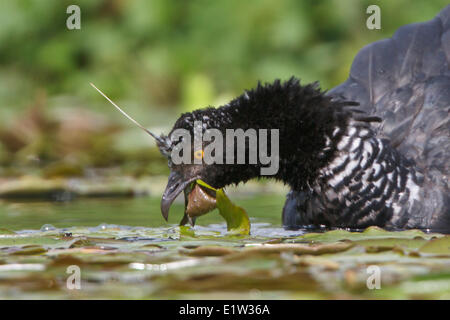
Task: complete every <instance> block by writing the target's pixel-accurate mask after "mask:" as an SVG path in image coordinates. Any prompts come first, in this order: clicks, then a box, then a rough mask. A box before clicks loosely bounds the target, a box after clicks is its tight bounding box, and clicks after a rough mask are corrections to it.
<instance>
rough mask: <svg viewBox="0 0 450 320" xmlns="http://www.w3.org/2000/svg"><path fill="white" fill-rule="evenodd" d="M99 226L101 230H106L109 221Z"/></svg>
mask: <svg viewBox="0 0 450 320" xmlns="http://www.w3.org/2000/svg"><path fill="white" fill-rule="evenodd" d="M98 228H99V229H100V230H106V229H108V224H107V223H100V225H99V226H98Z"/></svg>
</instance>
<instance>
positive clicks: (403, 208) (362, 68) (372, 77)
mask: <svg viewBox="0 0 450 320" xmlns="http://www.w3.org/2000/svg"><path fill="white" fill-rule="evenodd" d="M449 61H450V6H448V7H447V8H445V9H444V10H443V11H442V12H441V13H440V14H439V15H438V16H437V17H436V18H435V19H433V20H431V21H429V22H426V23H420V24H414V25H408V26H404V27H402V28H400V29H399V30H398V31H397V33H396V34H395V35H394V36H393V38H392V39H387V40H383V41H379V42H376V43H373V44H371V45H369V46H367V47H365V48H363V49H362V50H361V51H360V53H359V54H358V55H357V57H356V58H355V61H354V63H353V65H352V69H351V72H350V77H349V79H348V80H347V81H346V82H344V83H343V84H342V85H340V86H338V87H337V88H335V89H333V90H331V91H330V92H328V93H327V94H325V93H324V92H322V91H320V89H319V88H318V85H317V84H310V85H304V86H302V85H300V83H299V81H298V80H296V79H295V78H292V79H290V80H289V81H286V82H284V83H282V82H280V81H278V80H277V81H275V82H274V83H271V84H265V85H261V84H258V86H257V87H256V88H255V89H253V90H249V91H246V92H244V94H242V95H241V96H239V97H238V98H236V99H234V100H233V101H231V102H230V103H229V104H227V105H225V106H222V107H220V108H217V109H215V108H206V109H202V110H196V111H193V112H191V113H187V114H183V115H182V116H181V117H180V118H179V119H178V121H177V122H176V123H175V125H174V129H177V128H184V129H187V130H190V131H191V132H193V123H194V121H196V120H198V121H202V122H203V123H204V124H205V127H204V128H203V129H204V130H205V129H209V128H217V129H219V130H220V131H221V132H223V133H224V134H225V131H226V129H237V128H242V129H244V130H246V129H249V128H253V129H256V130H258V129H279V130H280V131H279V132H280V151H279V154H280V168H279V171H278V173H277V174H276V175H275V176H273V178H275V179H278V180H281V181H283V182H285V183H286V184H288V185H289V186H290V187H291V189H292V191H291V192H290V193H289V194H288V197H287V201H286V204H285V207H284V209H283V224H284V225H285V226H286V227H288V228H293V227H300V226H305V225H315V226H318V225H326V226H329V227H348V228H363V227H367V226H371V225H377V226H380V227H385V228H394V229H403V228H426V229H433V230H435V231H443V232H449V231H450V198H449V193H448V191H449V185H448V174H449V160H448V159H449V157H450V117H449V110H450V67H449ZM172 132H173V130H172ZM172 132H171V133H172ZM166 139H168V140H167V141H169V145H170V144H175V143H176V142H175V141H172V139H171V134H169V135H168V137H166ZM161 148H163V146H161ZM164 148H166V149H167V146H165V147H164ZM247 149H248V145H247ZM247 151H248V150H247ZM165 153H166V154H167V150H165ZM261 166H262V165H261V164H260V163H257V164H253V165H250V164H243V165H225V164H224V165H219V164H212V165H206V164H201V165H200V164H199V165H177V166H176V165H171V177H169V185H168V189H167V190H166V192H165V194H164V196H163V201H162V209H163V213H164V212H166V214H167V212H168V206H170V203H171V201H172V200H173V196H174V195H175V196H176V193H179V192H181V191H182V190H183V189H184V188H185V187H186V186H187V185H188V183H189V182H191V181H193V180H195V179H198V178H200V179H202V180H204V181H206V182H207V183H208V184H210V185H212V186H213V187H216V188H222V187H224V186H226V185H229V184H233V183H235V184H237V183H239V182H245V181H247V180H249V179H252V178H258V177H259V176H260V170H259V169H260V167H261ZM169 199H170V201H169Z"/></svg>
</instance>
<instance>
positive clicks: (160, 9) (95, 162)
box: [0, 0, 448, 180]
mask: <svg viewBox="0 0 450 320" xmlns="http://www.w3.org/2000/svg"><path fill="white" fill-rule="evenodd" d="M71 4H77V5H78V6H80V8H81V30H68V29H67V28H66V19H67V18H68V16H69V15H68V14H67V13H66V8H67V7H68V6H69V5H71ZM371 4H377V5H379V6H380V8H381V27H382V28H381V30H368V29H367V28H366V19H367V17H368V14H367V13H366V8H367V7H368V6H369V5H371ZM447 4H448V1H447V0H437V1H421V2H419V1H414V2H412V1H407V0H397V1H385V0H376V1H358V0H346V1H337V0H328V1H314V0H307V1H297V0H280V1H269V0H249V1H238V0H227V1H204V0H196V1H175V0H151V1H149V0H95V1H94V0H83V1H74V0H70V1H68V0H67V1H62V0H61V1H55V0H54V1H52V0H40V1H35V0H34V1H33V0H3V1H1V2H0V180H1V179H2V178H1V177H3V179H5V178H11V177H16V176H20V175H24V174H26V175H38V176H43V177H47V178H51V177H58V176H85V175H86V174H87V172H88V171H87V170H88V169H89V168H116V171H114V174H117V173H121V174H126V175H133V176H141V175H154V174H166V173H167V168H166V164H165V161H164V159H162V157H160V156H159V154H158V152H157V150H156V149H155V148H154V143H153V141H151V140H150V139H149V138H148V136H146V135H145V134H144V133H142V132H141V131H140V130H138V129H136V128H135V127H134V126H133V125H132V124H131V123H129V122H127V120H125V119H124V118H122V116H121V115H120V114H118V113H117V112H116V111H115V110H114V109H113V108H112V106H111V105H109V104H108V103H107V102H106V101H105V100H104V99H103V98H102V97H101V96H100V95H99V94H98V93H97V92H95V91H94V90H93V89H92V88H91V87H90V86H89V82H93V83H95V84H96V85H97V86H98V87H99V88H101V89H102V90H103V91H104V92H106V93H107V94H108V95H109V96H110V97H111V98H112V99H113V100H115V101H116V102H117V103H118V104H119V105H120V106H122V107H123V108H124V109H126V110H127V111H128V112H129V113H130V114H131V115H133V116H134V117H135V118H137V119H138V120H139V121H140V122H141V123H143V124H145V125H147V126H149V127H150V128H152V129H153V130H154V131H156V132H163V131H165V132H167V131H168V130H169V129H170V126H171V124H172V123H173V122H174V120H175V119H176V118H177V117H178V116H179V115H180V113H181V112H184V111H189V110H192V109H194V108H201V107H205V106H208V105H213V106H218V105H221V104H223V103H226V102H227V101H228V100H229V99H231V98H233V97H235V96H236V95H238V94H240V93H241V92H242V91H243V90H244V89H247V88H251V87H253V86H255V84H256V83H257V81H259V80H260V81H263V82H266V81H273V80H274V79H276V78H281V79H287V78H289V77H290V76H292V75H295V76H297V77H299V78H301V80H302V82H304V83H307V82H312V81H319V82H320V84H321V86H322V88H323V89H330V88H332V87H333V86H335V85H337V84H339V83H340V82H342V81H344V80H345V79H346V77H347V75H348V71H349V68H350V65H351V62H352V60H353V58H354V56H355V54H356V53H357V52H358V51H359V50H360V49H361V48H362V47H363V46H364V45H366V44H368V43H371V42H373V41H376V40H380V39H383V38H386V37H389V36H391V35H392V34H393V32H395V30H396V29H397V28H399V27H400V26H402V25H405V24H408V23H414V22H421V21H425V20H429V19H431V18H433V17H434V16H435V15H436V14H437V13H438V12H439V11H440V10H441V9H442V8H443V7H444V6H445V5H447ZM117 168H119V169H117ZM117 170H119V171H117ZM105 172H107V171H105Z"/></svg>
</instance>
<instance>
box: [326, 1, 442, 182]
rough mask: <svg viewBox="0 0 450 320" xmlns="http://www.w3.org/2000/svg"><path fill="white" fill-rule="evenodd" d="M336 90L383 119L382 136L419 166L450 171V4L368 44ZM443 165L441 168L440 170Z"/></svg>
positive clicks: (380, 126)
mask: <svg viewBox="0 0 450 320" xmlns="http://www.w3.org/2000/svg"><path fill="white" fill-rule="evenodd" d="M329 94H330V95H335V96H341V97H344V98H345V99H348V100H353V101H357V102H359V103H360V105H361V107H360V108H361V109H362V110H364V111H365V112H367V113H369V114H371V115H376V116H379V117H380V118H382V119H383V121H382V122H381V123H379V124H376V125H374V128H375V130H376V131H377V133H378V134H379V135H380V136H385V137H387V138H389V139H390V140H391V144H392V145H393V146H394V147H395V148H397V149H398V150H399V151H400V152H401V153H402V154H404V155H405V156H406V157H407V158H409V159H412V160H414V161H415V162H416V163H417V165H418V166H420V167H422V168H424V169H425V170H427V171H429V170H430V171H435V173H434V174H433V173H431V175H432V176H434V175H438V176H439V175H441V176H442V175H444V176H448V175H449V163H450V160H449V159H450V115H449V112H450V5H448V6H447V7H446V8H444V9H443V10H442V11H441V12H440V13H439V14H438V15H437V16H436V17H435V18H434V19H433V20H430V21H427V22H423V23H416V24H410V25H406V26H403V27H401V28H399V29H398V30H397V32H396V33H395V34H394V36H393V37H392V38H390V39H385V40H381V41H377V42H375V43H372V44H370V45H367V46H366V47H364V48H363V49H361V51H359V53H358V54H357V56H356V58H355V60H354V61H353V64H352V67H351V70H350V75H349V78H348V79H347V80H346V81H345V82H344V83H342V84H341V85H339V86H338V87H336V88H334V89H332V90H331V91H330V92H329ZM436 170H437V171H436Z"/></svg>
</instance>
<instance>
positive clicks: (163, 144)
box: [90, 82, 171, 155]
mask: <svg viewBox="0 0 450 320" xmlns="http://www.w3.org/2000/svg"><path fill="white" fill-rule="evenodd" d="M90 85H91V86H92V87H93V88H94V89H95V90H97V91H98V92H99V93H100V94H101V95H102V96H103V97H104V98H105V99H106V100H108V101H109V102H110V103H111V104H112V105H113V106H114V107H115V108H116V109H117V110H119V111H120V113H122V114H123V115H124V116H125V117H126V118H127V119H128V120H130V121H131V122H133V123H134V124H135V125H137V126H138V127H139V128H141V129H142V130H144V131H145V132H146V133H148V134H149V135H150V136H152V137H153V138H154V139H155V140H156V144H157V145H158V147H159V149H160V150H161V153H163V155H165V152H163V149H164V151H166V150H167V149H170V147H171V145H170V143H169V141H168V139H167V137H165V136H158V135H156V134H154V133H153V132H151V131H150V130H148V129H147V128H145V127H144V126H143V125H141V124H140V123H139V122H137V121H136V120H134V119H133V118H132V117H130V116H129V115H128V114H127V113H126V112H125V111H123V110H122V109H121V108H120V107H119V106H118V105H117V104H115V103H114V102H113V101H112V100H111V99H110V98H108V96H107V95H106V94H104V93H103V92H102V91H101V90H100V89H99V88H97V87H96V86H95V85H94V84H93V83H92V82H91V83H90Z"/></svg>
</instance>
